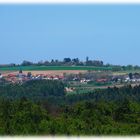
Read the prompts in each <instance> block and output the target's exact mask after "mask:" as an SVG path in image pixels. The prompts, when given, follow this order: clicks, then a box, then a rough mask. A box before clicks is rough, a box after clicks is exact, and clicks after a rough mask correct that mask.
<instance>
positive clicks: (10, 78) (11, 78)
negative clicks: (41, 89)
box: [0, 72, 64, 83]
mask: <svg viewBox="0 0 140 140" xmlns="http://www.w3.org/2000/svg"><path fill="white" fill-rule="evenodd" d="M0 79H4V80H5V81H7V82H11V83H23V82H26V81H29V80H41V79H42V80H43V79H44V80H63V79H64V77H63V76H59V75H53V76H52V75H46V74H36V75H32V74H31V73H28V74H23V73H22V72H19V73H18V74H8V75H6V76H3V75H2V74H0Z"/></svg>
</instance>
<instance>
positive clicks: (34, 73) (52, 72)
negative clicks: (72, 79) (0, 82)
mask: <svg viewBox="0 0 140 140" xmlns="http://www.w3.org/2000/svg"><path fill="white" fill-rule="evenodd" d="M28 72H29V71H23V74H27V73H28ZM85 72H87V71H86V70H53V71H52V70H44V71H42V70H39V71H38V70H32V71H31V73H32V74H33V75H37V74H45V75H50V76H52V75H59V76H63V74H64V73H66V74H79V73H85ZM1 73H2V74H3V76H7V75H8V74H18V73H19V71H7V72H5V71H2V72H1Z"/></svg>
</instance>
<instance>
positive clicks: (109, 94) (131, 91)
mask: <svg viewBox="0 0 140 140" xmlns="http://www.w3.org/2000/svg"><path fill="white" fill-rule="evenodd" d="M65 86H66V85H65V83H63V82H61V81H57V80H56V81H55V80H54V81H53V80H32V81H28V82H26V83H24V84H5V85H1V86H0V97H1V98H4V99H14V100H16V99H21V98H23V97H25V98H27V99H30V100H32V101H34V102H37V101H41V102H42V101H44V100H47V101H48V102H49V103H51V104H55V105H58V106H59V105H72V104H74V103H76V102H80V101H94V102H98V101H101V100H104V101H107V102H110V101H114V102H121V101H122V100H124V99H128V100H131V101H135V102H140V85H136V86H134V87H132V86H131V85H128V86H124V87H121V88H117V87H114V88H110V87H108V88H107V89H95V90H93V91H88V92H86V93H81V94H78V93H77V94H72V93H66V92H65Z"/></svg>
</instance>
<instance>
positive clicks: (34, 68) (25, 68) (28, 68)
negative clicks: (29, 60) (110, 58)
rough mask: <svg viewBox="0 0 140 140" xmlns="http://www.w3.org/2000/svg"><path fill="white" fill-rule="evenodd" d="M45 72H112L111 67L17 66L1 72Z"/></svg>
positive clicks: (0, 69)
mask: <svg viewBox="0 0 140 140" xmlns="http://www.w3.org/2000/svg"><path fill="white" fill-rule="evenodd" d="M20 69H22V70H23V71H44V70H52V71H53V70H94V71H96V70H100V71H106V70H112V68H111V67H94V66H16V67H1V68H0V71H18V70H20Z"/></svg>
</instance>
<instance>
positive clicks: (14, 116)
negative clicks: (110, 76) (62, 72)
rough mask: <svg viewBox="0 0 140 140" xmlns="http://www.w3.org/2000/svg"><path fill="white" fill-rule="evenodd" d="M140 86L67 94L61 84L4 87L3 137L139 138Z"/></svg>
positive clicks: (0, 96)
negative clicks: (119, 136)
mask: <svg viewBox="0 0 140 140" xmlns="http://www.w3.org/2000/svg"><path fill="white" fill-rule="evenodd" d="M139 134H140V86H135V87H132V86H125V87H121V88H116V87H114V88H107V89H98V90H94V91H91V92H89V93H83V94H74V95H72V94H67V93H66V92H65V84H64V83H63V82H61V81H52V80H34V81H29V82H27V83H24V84H6V85H1V86H0V135H41V136H42V135H57V136H58V135H65V136H70V135H72V136H73V135H76V136H79V135H80V136H81V135H83V136H84V135H88V136H89V135H92V136H93V135H94V136H101V135H117V136H118V135H139Z"/></svg>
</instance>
